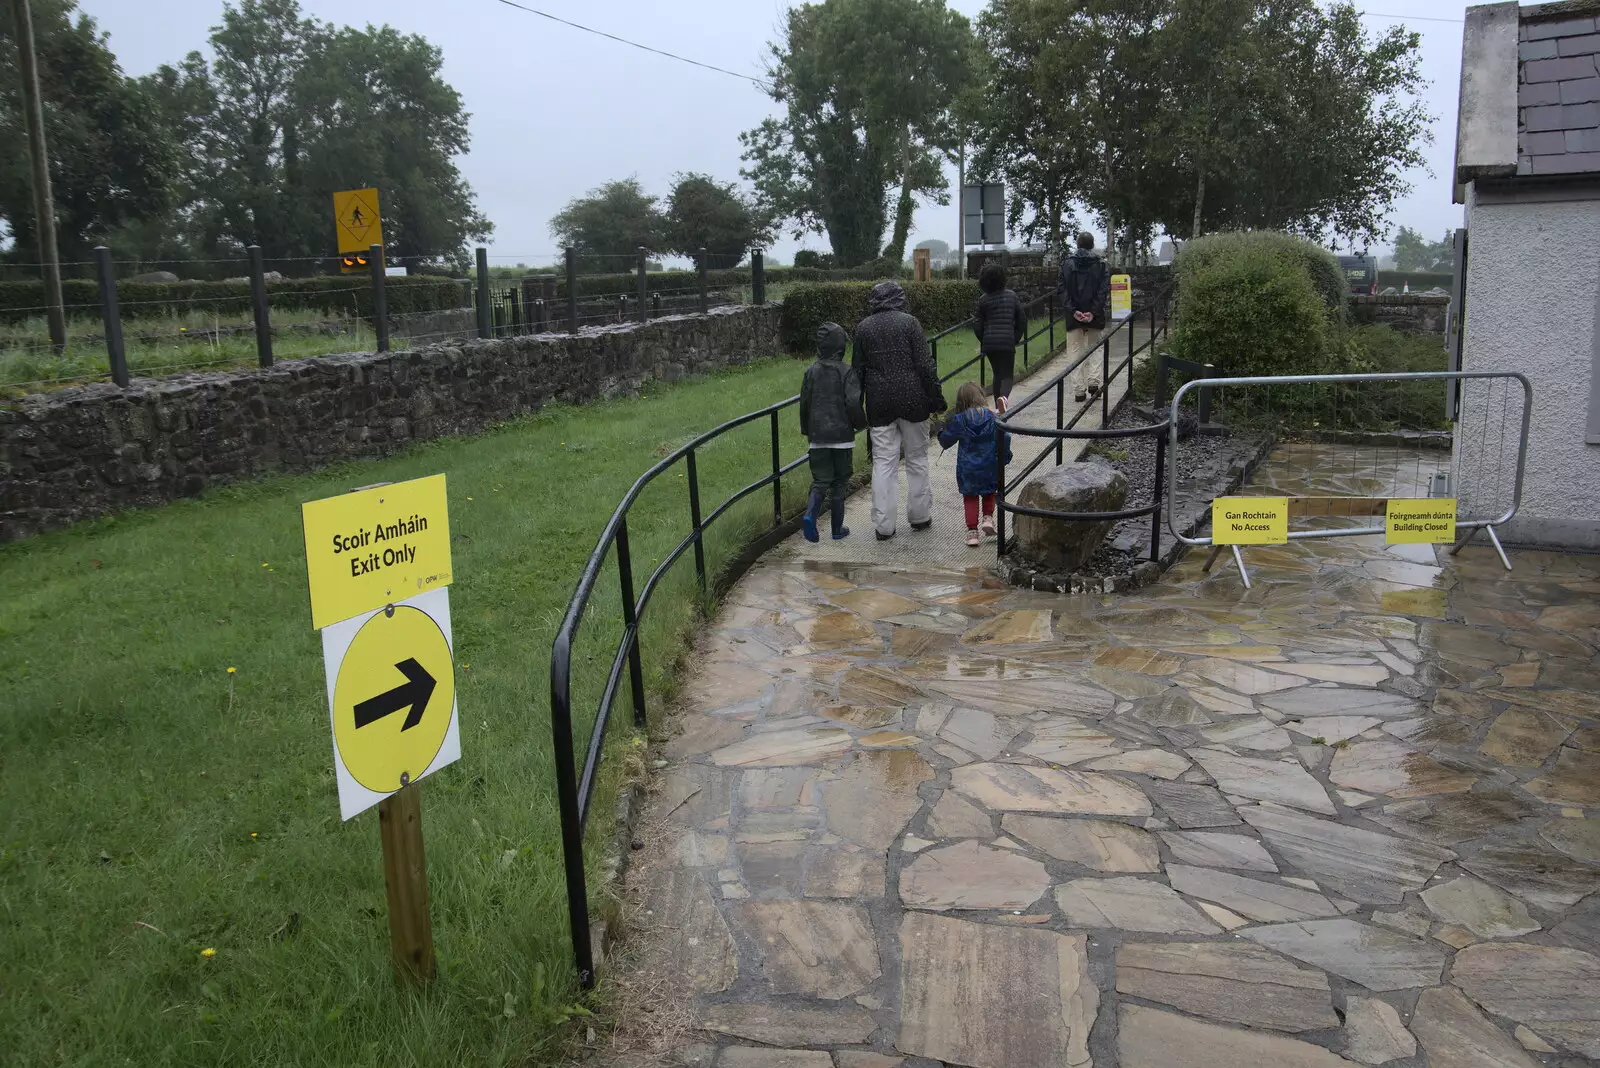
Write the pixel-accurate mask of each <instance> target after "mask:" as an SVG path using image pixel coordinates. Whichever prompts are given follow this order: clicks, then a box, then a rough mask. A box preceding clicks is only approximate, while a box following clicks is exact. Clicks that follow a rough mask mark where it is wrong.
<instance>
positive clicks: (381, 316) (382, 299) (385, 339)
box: [367, 245, 482, 352]
mask: <svg viewBox="0 0 1600 1068" xmlns="http://www.w3.org/2000/svg"><path fill="white" fill-rule="evenodd" d="M479 251H480V252H481V251H482V250H481V249H480V250H479ZM383 264H384V259H383V246H382V245H373V246H372V247H371V248H369V249H367V265H368V269H369V270H370V271H371V272H372V331H373V334H374V335H375V336H376V337H377V339H378V351H379V352H388V351H389V295H388V294H387V293H386V292H385V291H384V288H383V287H384V278H385V277H386V276H387V272H386V271H385V270H384V266H383Z"/></svg>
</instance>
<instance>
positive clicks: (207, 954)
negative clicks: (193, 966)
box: [200, 946, 217, 960]
mask: <svg viewBox="0 0 1600 1068" xmlns="http://www.w3.org/2000/svg"><path fill="white" fill-rule="evenodd" d="M200 955H201V956H202V957H204V958H206V959H207V960H210V959H211V958H212V957H215V956H216V955H217V951H216V950H214V949H212V948H211V947H210V946H207V947H206V948H205V949H202V950H201V951H200Z"/></svg>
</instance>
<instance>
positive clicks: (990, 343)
mask: <svg viewBox="0 0 1600 1068" xmlns="http://www.w3.org/2000/svg"><path fill="white" fill-rule="evenodd" d="M978 288H979V289H982V290H983V296H981V297H979V298H978V312H977V319H976V321H975V322H974V323H973V325H972V332H973V333H975V334H977V335H978V346H979V348H980V350H981V351H982V352H983V355H984V356H985V357H987V358H988V360H989V366H990V367H991V368H992V369H993V370H994V406H995V407H996V408H998V409H999V410H1000V411H1002V412H1003V411H1005V410H1006V405H1007V403H1008V402H1009V400H1010V398H1011V382H1012V375H1013V372H1014V371H1015V368H1016V362H1017V345H1018V344H1020V343H1021V341H1022V338H1023V337H1024V336H1026V335H1027V333H1028V313H1027V311H1026V310H1024V308H1023V306H1022V298H1021V297H1019V296H1017V295H1016V293H1014V292H1012V291H1011V290H1009V289H1007V288H1006V272H1005V268H1004V267H1001V266H1000V265H999V264H998V263H986V264H984V267H983V270H981V271H979V272H978Z"/></svg>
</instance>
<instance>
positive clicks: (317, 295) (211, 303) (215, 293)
mask: <svg viewBox="0 0 1600 1068" xmlns="http://www.w3.org/2000/svg"><path fill="white" fill-rule="evenodd" d="M61 290H62V303H63V304H65V305H66V307H67V315H68V317H69V318H97V317H98V316H99V315H100V289H99V285H98V283H96V282H93V281H89V280H87V279H82V278H68V279H63V280H62V282H61ZM384 292H385V296H386V297H387V301H388V305H389V314H390V315H404V314H406V313H409V312H426V311H439V310H442V309H448V308H462V307H470V306H471V304H472V292H471V288H470V285H469V283H467V282H464V281H457V280H454V279H444V278H431V277H430V278H404V279H402V278H392V279H390V280H389V281H388V282H387V283H386V284H385V285H384ZM267 298H268V300H269V302H270V303H271V306H272V307H273V308H274V309H277V310H281V311H317V312H326V313H328V314H330V315H337V314H341V313H343V314H356V315H370V314H371V313H372V285H371V282H370V280H369V279H368V278H366V277H365V276H363V275H350V276H348V277H346V276H335V275H325V276H322V277H318V278H287V279H284V280H283V281H281V282H272V283H270V284H269V285H268V286H267ZM117 304H118V306H119V308H120V310H121V312H122V317H123V319H125V320H129V319H155V318H161V317H163V316H168V315H217V316H224V315H239V314H245V315H248V314H249V313H250V309H251V303H250V283H249V282H118V283H117ZM43 316H44V284H43V283H42V282H0V323H6V324H14V323H21V322H25V321H26V320H28V319H37V318H42V317H43Z"/></svg>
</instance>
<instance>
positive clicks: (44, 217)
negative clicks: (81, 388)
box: [11, 0, 67, 355]
mask: <svg viewBox="0 0 1600 1068" xmlns="http://www.w3.org/2000/svg"><path fill="white" fill-rule="evenodd" d="M11 12H12V19H13V21H14V22H15V23H16V27H17V58H18V61H19V62H18V68H19V69H20V70H21V72H22V104H23V107H22V110H23V114H24V115H25V116H26V118H27V123H28V151H29V153H30V154H31V155H32V157H33V222H34V233H35V234H36V236H37V239H38V240H37V243H38V246H39V263H40V264H41V265H42V267H41V269H42V271H43V274H44V303H45V309H46V314H47V315H48V317H49V320H50V345H51V347H52V348H54V349H55V351H56V353H57V354H58V355H59V354H60V353H61V351H62V350H63V349H65V348H66V347H67V320H66V315H65V314H64V313H63V311H62V308H61V262H60V260H59V258H58V257H57V255H56V209H55V198H54V197H53V196H52V195H51V193H50V157H49V155H48V153H46V151H45V144H44V104H43V102H42V101H41V100H40V97H39V61H38V59H37V57H35V56H34V54H33V13H32V12H31V11H30V10H29V9H28V0H11Z"/></svg>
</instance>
